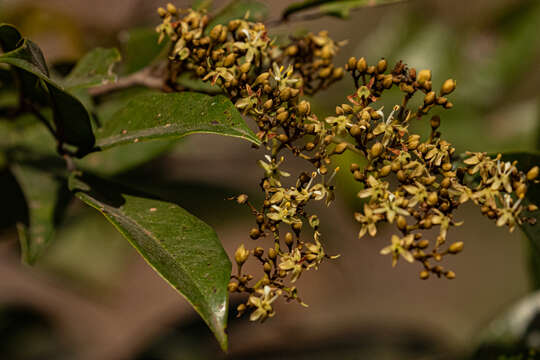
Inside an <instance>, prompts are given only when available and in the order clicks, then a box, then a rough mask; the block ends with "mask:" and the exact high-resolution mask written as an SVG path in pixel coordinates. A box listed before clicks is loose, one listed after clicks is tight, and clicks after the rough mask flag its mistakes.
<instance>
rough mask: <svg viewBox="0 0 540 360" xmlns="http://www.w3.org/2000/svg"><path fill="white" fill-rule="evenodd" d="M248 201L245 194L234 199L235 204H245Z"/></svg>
mask: <svg viewBox="0 0 540 360" xmlns="http://www.w3.org/2000/svg"><path fill="white" fill-rule="evenodd" d="M247 199H248V196H247V195H246V194H240V195H238V196H237V197H236V202H237V203H239V204H245V203H246V201H247Z"/></svg>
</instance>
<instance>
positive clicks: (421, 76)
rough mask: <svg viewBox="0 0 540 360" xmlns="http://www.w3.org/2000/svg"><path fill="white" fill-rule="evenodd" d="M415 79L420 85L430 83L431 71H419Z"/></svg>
mask: <svg viewBox="0 0 540 360" xmlns="http://www.w3.org/2000/svg"><path fill="white" fill-rule="evenodd" d="M416 79H417V81H418V83H419V84H420V85H423V84H424V83H426V82H427V81H431V70H420V72H419V73H418V75H417V77H416Z"/></svg>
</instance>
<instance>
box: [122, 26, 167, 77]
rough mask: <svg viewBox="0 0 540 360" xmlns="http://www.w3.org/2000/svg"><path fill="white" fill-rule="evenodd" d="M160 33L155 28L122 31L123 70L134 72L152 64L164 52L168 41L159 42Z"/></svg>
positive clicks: (129, 72)
mask: <svg viewBox="0 0 540 360" xmlns="http://www.w3.org/2000/svg"><path fill="white" fill-rule="evenodd" d="M158 39H159V34H158V33H157V32H156V30H155V29H154V28H146V27H144V28H136V29H130V30H127V31H125V32H123V33H122V36H121V41H122V55H123V58H124V61H123V62H122V67H123V72H124V73H126V74H131V73H134V72H136V71H138V70H141V69H142V68H144V67H146V66H148V65H150V64H152V63H153V62H154V61H155V60H156V59H158V58H159V57H160V55H161V54H162V53H163V52H164V49H165V48H166V47H167V45H168V42H167V41H162V42H161V43H158Z"/></svg>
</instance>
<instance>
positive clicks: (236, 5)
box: [207, 0, 268, 31]
mask: <svg viewBox="0 0 540 360" xmlns="http://www.w3.org/2000/svg"><path fill="white" fill-rule="evenodd" d="M246 15H248V19H249V20H251V21H262V20H264V19H265V18H266V17H267V16H268V7H267V6H266V5H265V4H264V3H262V2H259V1H254V0H239V1H231V2H230V3H229V5H227V6H225V7H224V8H223V9H222V10H221V11H220V12H219V13H217V14H216V15H215V16H214V18H213V19H212V20H211V21H210V24H209V26H208V28H207V29H208V31H210V29H212V27H214V26H215V25H217V24H228V23H229V21H231V20H234V19H242V18H244V17H245V16H246Z"/></svg>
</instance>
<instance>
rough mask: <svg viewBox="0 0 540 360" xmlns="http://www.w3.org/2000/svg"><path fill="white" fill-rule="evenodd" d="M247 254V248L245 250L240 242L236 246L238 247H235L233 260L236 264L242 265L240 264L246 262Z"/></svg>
mask: <svg viewBox="0 0 540 360" xmlns="http://www.w3.org/2000/svg"><path fill="white" fill-rule="evenodd" d="M248 256H249V250H246V248H245V247H244V244H242V245H240V246H239V247H238V249H236V252H235V253H234V260H236V263H237V264H238V266H242V264H243V263H245V262H246V260H247V258H248Z"/></svg>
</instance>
